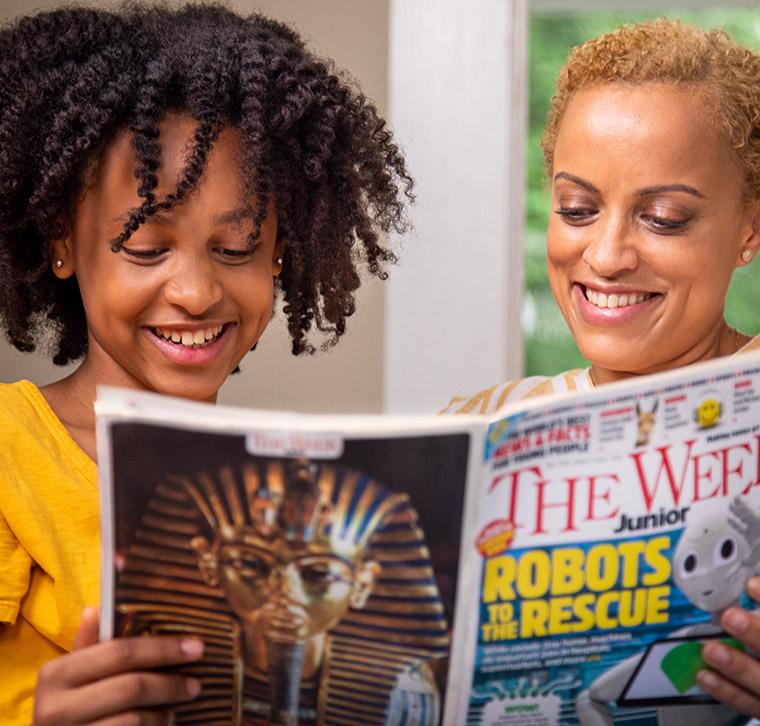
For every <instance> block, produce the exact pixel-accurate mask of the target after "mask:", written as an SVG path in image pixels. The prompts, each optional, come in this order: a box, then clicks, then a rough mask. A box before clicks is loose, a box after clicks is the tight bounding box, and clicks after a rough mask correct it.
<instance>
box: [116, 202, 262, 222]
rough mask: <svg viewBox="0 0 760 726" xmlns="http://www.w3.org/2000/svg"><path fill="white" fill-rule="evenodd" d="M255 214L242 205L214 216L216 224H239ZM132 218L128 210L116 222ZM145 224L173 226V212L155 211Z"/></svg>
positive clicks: (251, 209) (249, 208)
mask: <svg viewBox="0 0 760 726" xmlns="http://www.w3.org/2000/svg"><path fill="white" fill-rule="evenodd" d="M253 216H254V210H253V208H252V207H250V206H248V207H240V208H238V209H230V210H228V211H226V212H220V213H219V214H216V215H214V217H212V222H213V223H214V224H234V225H239V224H240V223H241V222H242V221H244V220H246V219H249V218H251V217H253ZM131 218H132V212H131V211H127V212H124V213H123V214H120V215H119V216H118V217H115V218H114V220H113V221H114V222H118V223H119V224H126V223H127V222H129V220H130V219H131ZM143 224H158V225H161V226H164V227H171V226H172V225H173V224H174V220H173V218H172V215H171V213H167V212H161V211H159V212H155V213H154V214H151V215H150V216H149V217H147V218H146V219H145V222H144V223H143Z"/></svg>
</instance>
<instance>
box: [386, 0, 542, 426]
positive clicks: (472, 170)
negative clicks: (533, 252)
mask: <svg viewBox="0 0 760 726" xmlns="http://www.w3.org/2000/svg"><path fill="white" fill-rule="evenodd" d="M526 37H527V0H468V1H467V2H463V1H462V0H391V2H390V34H389V42H390V47H389V106H390V119H391V122H392V123H393V125H394V127H395V131H396V136H397V138H398V140H399V141H400V142H401V144H402V145H403V146H404V149H405V151H406V154H407V159H408V162H409V167H410V169H411V172H412V175H413V176H414V177H415V179H416V181H417V203H416V205H415V206H414V207H413V208H412V220H413V223H414V231H413V233H412V234H411V235H409V236H407V237H405V238H403V239H402V240H396V242H397V243H398V244H399V245H400V252H401V262H400V264H399V265H398V267H397V269H394V270H392V273H391V279H390V281H389V285H388V291H387V296H386V316H385V369H384V402H385V410H386V411H389V412H393V413H396V412H422V411H428V412H431V411H435V410H437V409H439V408H440V407H442V406H443V405H444V404H445V403H446V402H447V401H448V399H449V397H451V396H452V395H454V394H466V393H474V392H475V391H477V390H479V389H481V388H484V387H486V386H489V385H491V384H493V383H496V382H498V381H501V380H506V379H508V378H512V377H515V376H518V375H520V372H521V368H522V340H521V335H520V301H521V291H522V226H523V224H522V221H523V202H522V199H523V178H524V171H523V167H524V164H523V147H524V143H525V142H524V138H525V128H526V121H525V119H526V117H527V99H526V90H525V73H526V56H527V53H526Z"/></svg>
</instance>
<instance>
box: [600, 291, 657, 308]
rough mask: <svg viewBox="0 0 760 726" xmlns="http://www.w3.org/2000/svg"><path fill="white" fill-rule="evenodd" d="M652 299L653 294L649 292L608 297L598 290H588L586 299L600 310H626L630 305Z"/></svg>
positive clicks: (613, 294)
mask: <svg viewBox="0 0 760 726" xmlns="http://www.w3.org/2000/svg"><path fill="white" fill-rule="evenodd" d="M650 297H652V293H649V292H639V293H629V294H628V295H616V294H615V293H612V294H610V295H607V294H605V293H603V292H596V290H591V289H589V288H588V287H587V288H586V299H587V300H588V301H589V302H590V303H591V304H592V305H595V306H596V307H598V308H624V307H627V306H629V305H638V304H639V303H641V302H644V300H648V299H649V298H650Z"/></svg>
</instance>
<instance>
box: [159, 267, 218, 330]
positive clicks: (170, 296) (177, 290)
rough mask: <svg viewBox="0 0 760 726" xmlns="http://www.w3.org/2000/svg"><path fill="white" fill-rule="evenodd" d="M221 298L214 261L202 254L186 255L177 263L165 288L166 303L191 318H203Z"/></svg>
mask: <svg viewBox="0 0 760 726" xmlns="http://www.w3.org/2000/svg"><path fill="white" fill-rule="evenodd" d="M222 296H223V290H222V285H221V282H220V281H219V278H218V275H217V272H216V270H215V268H214V263H213V261H211V260H209V259H207V258H205V257H203V256H201V255H192V256H191V255H188V256H186V257H185V258H184V259H181V260H178V263H177V264H176V265H175V266H174V268H173V269H172V274H171V277H170V279H169V280H167V282H166V285H165V287H164V297H165V298H166V300H167V301H168V302H169V303H171V304H172V305H176V306H177V307H180V308H182V309H183V310H185V311H186V312H187V313H188V314H190V315H193V316H198V315H203V313H205V312H206V311H207V310H209V309H210V308H211V307H213V306H214V305H215V304H216V303H218V302H219V301H220V300H221V299H222Z"/></svg>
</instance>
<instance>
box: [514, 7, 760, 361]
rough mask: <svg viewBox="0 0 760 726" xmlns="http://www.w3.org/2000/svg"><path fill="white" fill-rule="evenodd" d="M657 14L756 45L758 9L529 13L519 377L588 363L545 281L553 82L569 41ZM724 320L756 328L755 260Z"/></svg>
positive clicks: (759, 300) (758, 275) (735, 284)
mask: <svg viewBox="0 0 760 726" xmlns="http://www.w3.org/2000/svg"><path fill="white" fill-rule="evenodd" d="M658 16H660V17H661V16H666V17H673V18H679V19H681V20H683V21H684V22H686V23H691V24H693V25H698V26H700V27H703V28H721V29H723V30H725V31H726V32H727V33H728V34H729V35H730V36H731V37H732V38H734V40H736V41H737V42H738V43H741V44H742V45H745V46H747V47H750V48H755V49H758V50H760V10H751V9H746V8H745V9H738V8H725V7H724V8H714V9H709V10H698V11H695V10H689V11H682V12H679V11H672V12H665V13H662V12H661V13H656V14H652V13H644V12H628V13H620V12H600V11H597V10H594V11H592V12H572V13H571V12H564V13H562V14H557V13H552V14H544V13H536V14H534V15H533V16H532V17H531V21H530V38H529V43H530V46H529V47H530V51H529V52H530V85H529V88H530V111H529V132H528V148H527V164H528V190H527V199H526V202H527V204H526V206H527V209H526V240H525V242H526V249H525V290H526V295H525V305H524V308H523V333H524V336H525V374H526V375H539V374H540V375H553V374H555V373H558V372H560V371H562V370H566V369H568V368H574V367H578V366H585V365H587V363H586V362H585V361H584V359H583V358H582V357H581V355H580V353H579V352H578V349H577V347H576V346H575V343H574V342H573V339H572V338H571V336H570V333H569V331H568V329H567V326H566V325H565V321H564V319H563V318H562V315H561V314H560V312H559V308H558V307H557V305H556V303H555V302H554V298H553V296H552V294H551V290H550V289H549V283H548V280H547V278H546V252H545V230H546V225H547V222H548V220H549V214H550V202H551V194H550V192H549V189H548V182H547V180H546V174H545V171H544V159H543V155H542V152H541V146H540V143H539V141H540V138H541V132H542V130H543V125H544V122H545V120H546V114H547V113H548V110H549V101H550V99H551V97H552V94H553V92H554V81H555V79H556V77H557V74H558V73H559V70H560V68H561V67H562V65H563V64H564V62H565V59H566V58H567V55H568V53H569V52H570V50H571V49H572V48H573V47H575V46H576V45H579V44H580V43H582V42H583V41H585V40H587V39H588V38H593V37H594V36H597V35H601V34H602V33H607V32H609V31H610V30H613V29H614V28H616V27H617V26H619V25H621V24H623V23H635V22H639V21H641V20H646V19H648V18H653V17H658ZM758 259H760V258H758ZM726 319H727V320H728V322H729V323H730V324H731V325H733V326H735V327H737V328H739V330H741V331H742V332H744V333H747V334H753V335H754V334H757V333H760V262H758V261H757V260H756V261H755V262H754V263H753V264H751V265H749V266H748V267H745V268H742V269H741V270H738V271H737V272H736V273H735V274H734V278H733V281H732V283H731V287H730V289H729V292H728V297H727V300H726Z"/></svg>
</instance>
